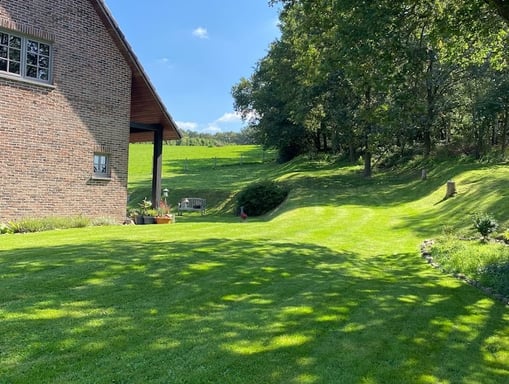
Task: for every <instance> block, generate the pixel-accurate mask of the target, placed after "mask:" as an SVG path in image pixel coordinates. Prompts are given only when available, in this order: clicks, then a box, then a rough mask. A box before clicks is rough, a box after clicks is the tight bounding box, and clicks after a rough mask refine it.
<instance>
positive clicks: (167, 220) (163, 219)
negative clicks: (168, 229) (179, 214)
mask: <svg viewBox="0 0 509 384" xmlns="http://www.w3.org/2000/svg"><path fill="white" fill-rule="evenodd" d="M155 219H156V223H157V224H168V223H170V222H171V217H156V218H155Z"/></svg>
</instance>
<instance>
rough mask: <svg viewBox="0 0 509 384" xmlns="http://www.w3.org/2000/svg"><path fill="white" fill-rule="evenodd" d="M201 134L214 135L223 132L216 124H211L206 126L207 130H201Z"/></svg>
mask: <svg viewBox="0 0 509 384" xmlns="http://www.w3.org/2000/svg"><path fill="white" fill-rule="evenodd" d="M202 132H203V133H210V134H212V135H213V134H215V133H219V132H223V130H222V129H221V127H219V126H218V125H217V124H216V123H211V124H209V125H208V126H207V128H205V129H203V130H202Z"/></svg>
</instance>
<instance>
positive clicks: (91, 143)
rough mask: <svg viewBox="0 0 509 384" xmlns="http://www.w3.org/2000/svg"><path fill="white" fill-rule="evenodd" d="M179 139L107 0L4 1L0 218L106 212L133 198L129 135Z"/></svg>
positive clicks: (156, 179) (114, 212)
mask: <svg viewBox="0 0 509 384" xmlns="http://www.w3.org/2000/svg"><path fill="white" fill-rule="evenodd" d="M178 138H180V133H179V131H178V129H177V127H176V125H175V123H174V122H173V120H172V118H171V116H170V115H169V113H168V112H167V111H166V109H165V107H164V105H163V104H162V102H161V100H160V98H159V96H158V95H157V93H156V92H155V90H154V87H153V86H152V85H151V83H150V81H149V80H148V78H147V76H146V74H145V72H144V71H143V69H142V67H141V65H140V63H139V62H138V60H137V58H136V56H135V55H134V53H133V51H132V49H131V48H130V46H129V44H128V43H127V41H126V40H125V38H124V36H123V34H122V32H121V31H120V30H119V28H118V26H117V24H116V23H115V21H114V20H113V18H112V16H111V14H110V12H109V11H108V9H107V8H106V7H105V4H104V3H103V1H102V0H1V2H0V149H1V160H0V222H3V221H8V220H14V219H16V218H20V217H44V216H75V215H80V214H81V215H84V216H87V217H110V218H114V219H116V220H118V221H122V220H123V219H124V217H125V210H126V202H127V171H128V169H127V168H128V151H129V142H139V141H152V142H154V161H153V163H154V169H153V181H152V200H153V201H159V199H160V197H161V196H160V193H161V154H162V141H163V140H173V139H178Z"/></svg>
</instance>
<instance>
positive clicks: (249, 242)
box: [0, 145, 509, 384]
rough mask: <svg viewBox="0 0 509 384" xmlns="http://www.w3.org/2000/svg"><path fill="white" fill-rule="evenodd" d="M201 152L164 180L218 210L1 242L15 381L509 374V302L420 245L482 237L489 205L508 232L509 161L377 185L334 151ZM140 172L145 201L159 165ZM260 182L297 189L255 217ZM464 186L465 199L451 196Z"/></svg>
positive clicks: (377, 383)
mask: <svg viewBox="0 0 509 384" xmlns="http://www.w3.org/2000/svg"><path fill="white" fill-rule="evenodd" d="M131 149H132V150H131V161H132V162H135V163H139V164H137V166H138V165H139V166H140V167H141V166H142V163H143V164H144V165H143V166H144V167H145V166H146V163H147V162H148V163H150V160H148V161H147V160H143V158H144V156H145V157H146V158H150V156H149V155H147V154H146V152H147V147H144V146H142V145H140V146H138V145H136V146H133V148H131ZM193 149H194V147H193V148H191V149H189V148H186V149H184V148H180V149H177V148H175V147H170V148H165V175H164V181H165V185H167V186H168V188H169V189H170V199H171V200H175V199H177V198H178V197H180V196H185V195H188V194H189V195H191V194H192V195H195V196H201V197H205V198H207V199H208V200H209V201H210V211H209V213H208V214H207V215H205V216H200V215H199V214H185V215H184V216H183V217H179V218H178V219H177V223H176V224H173V225H146V226H116V227H104V228H86V229H74V230H62V231H51V232H44V233H34V234H28V235H2V236H0V282H1V284H0V324H1V327H0V383H57V384H61V383H66V384H67V383H161V384H162V383H193V384H202V383H203V384H204V383H229V384H232V383H235V384H259V383H274V384H280V383H287V384H322V383H330V384H336V383H355V384H392V383H412V384H431V383H443V384H457V383H458V384H477V383H479V384H505V383H507V382H508V381H509V310H508V308H507V306H504V305H502V304H501V303H500V302H498V301H496V300H494V299H492V298H491V297H489V296H486V295H485V294H483V293H482V292H481V291H480V290H478V289H476V288H474V287H471V286H469V285H467V284H465V283H463V282H461V281H459V280H457V279H456V278H454V277H452V276H450V275H447V274H444V273H442V272H440V271H439V270H436V269H433V268H431V267H430V266H429V265H428V264H426V263H425V262H424V261H423V259H422V258H421V256H420V253H419V245H420V244H421V242H422V241H423V240H424V239H428V238H436V237H437V236H439V235H441V234H442V233H443V232H444V230H447V231H451V230H452V229H454V230H455V231H462V232H464V233H466V234H472V228H471V220H470V216H469V215H470V213H472V212H474V211H476V210H484V211H488V212H491V213H492V214H493V215H494V216H495V217H496V219H497V220H498V221H499V222H500V224H501V225H503V226H506V227H507V225H508V224H509V222H508V218H509V193H507V191H509V167H507V166H506V165H498V166H488V165H482V164H475V163H471V162H466V161H465V162H463V161H459V160H458V161H449V162H443V163H431V162H428V163H426V164H425V166H426V168H427V169H428V179H427V180H425V181H422V180H420V168H421V166H422V165H423V164H417V165H415V167H408V168H407V169H405V170H403V171H400V172H398V173H395V172H392V173H383V174H382V173H378V174H375V175H374V177H373V178H371V179H364V178H363V177H362V176H361V169H360V167H357V166H348V165H345V164H343V165H340V164H336V163H329V162H327V161H318V160H316V161H307V160H306V159H296V160H294V161H292V162H290V163H287V164H282V165H278V164H275V163H272V162H267V163H262V162H261V161H252V162H248V161H245V162H242V163H241V162H238V161H237V160H236V159H237V158H238V155H240V154H241V153H242V154H243V156H245V159H247V158H248V153H249V152H250V151H251V153H255V152H256V151H258V149H257V148H244V147H238V148H236V149H237V150H238V151H241V152H237V153H236V155H233V150H232V149H231V148H223V149H222V150H223V151H224V152H225V153H221V149H217V151H218V152H212V150H216V149H214V148H211V149H210V151H211V152H208V153H205V152H202V155H195V156H194V157H193V156H192V155H191V154H190V153H189V152H188V153H186V152H184V151H191V152H192V151H193ZM179 150H181V151H182V152H180V153H179V152H178V151H179ZM243 150H246V152H242V151H243ZM144 151H145V152H144ZM199 151H208V149H205V148H199ZM143 153H145V155H144V154H143ZM170 153H171V155H170ZM203 153H205V154H203ZM209 155H215V156H217V157H218V158H221V159H229V160H228V162H226V160H225V164H221V165H217V166H215V167H213V166H210V160H209ZM174 156H175V157H174ZM186 158H187V159H188V160H189V168H188V169H187V170H186V169H184V167H183V166H182V165H181V163H178V161H179V160H182V159H186ZM140 169H141V168H140ZM136 172H138V173H137V175H136V174H135V175H134V176H132V177H130V185H129V188H130V190H131V191H132V194H133V195H136V194H137V196H142V194H143V193H144V191H146V190H148V188H149V186H147V185H146V184H147V182H149V180H150V173H148V174H144V173H143V172H142V171H141V170H136ZM260 178H270V179H274V180H278V181H279V182H281V183H285V184H286V185H287V186H288V187H289V188H290V190H291V192H290V195H289V197H288V199H287V200H286V201H285V202H284V203H283V204H282V205H281V206H280V207H279V208H278V209H277V210H275V211H274V212H271V213H270V214H268V215H266V216H264V217H259V218H254V217H249V218H248V220H247V222H241V220H240V219H239V218H238V217H236V216H234V215H233V214H232V212H231V211H230V207H231V199H232V198H234V196H235V193H236V192H238V191H239V189H240V188H242V187H243V186H245V185H247V184H249V183H250V182H252V181H255V180H259V179H260ZM447 180H454V181H456V183H457V189H458V195H457V196H455V197H453V198H450V199H448V200H443V197H444V195H445V183H446V181H447Z"/></svg>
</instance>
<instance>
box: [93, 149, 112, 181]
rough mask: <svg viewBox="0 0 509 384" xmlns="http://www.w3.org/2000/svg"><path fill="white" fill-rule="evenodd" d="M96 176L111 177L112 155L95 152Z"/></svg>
mask: <svg viewBox="0 0 509 384" xmlns="http://www.w3.org/2000/svg"><path fill="white" fill-rule="evenodd" d="M94 177H98V178H102V179H104V178H106V179H109V178H110V177H111V172H110V155H108V154H107V153H94Z"/></svg>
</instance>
